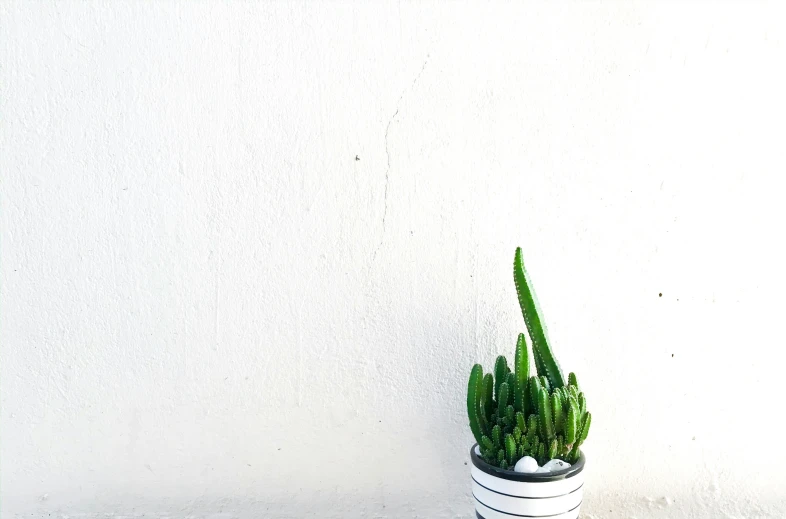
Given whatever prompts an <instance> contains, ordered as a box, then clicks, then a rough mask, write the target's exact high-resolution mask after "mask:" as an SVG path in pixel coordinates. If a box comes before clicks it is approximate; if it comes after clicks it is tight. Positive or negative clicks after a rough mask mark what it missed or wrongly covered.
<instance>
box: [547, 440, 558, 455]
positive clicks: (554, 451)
mask: <svg viewBox="0 0 786 519" xmlns="http://www.w3.org/2000/svg"><path fill="white" fill-rule="evenodd" d="M548 454H549V458H550V459H554V458H557V457H559V442H558V441H557V439H556V438H554V439H553V440H551V444H549V452H548Z"/></svg>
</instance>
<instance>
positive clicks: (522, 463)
mask: <svg viewBox="0 0 786 519" xmlns="http://www.w3.org/2000/svg"><path fill="white" fill-rule="evenodd" d="M513 470H514V471H516V472H524V473H525V474H531V473H533V472H538V462H537V461H535V458H533V457H531V456H524V457H523V458H521V459H520V460H518V461H517V462H516V466H515V467H513Z"/></svg>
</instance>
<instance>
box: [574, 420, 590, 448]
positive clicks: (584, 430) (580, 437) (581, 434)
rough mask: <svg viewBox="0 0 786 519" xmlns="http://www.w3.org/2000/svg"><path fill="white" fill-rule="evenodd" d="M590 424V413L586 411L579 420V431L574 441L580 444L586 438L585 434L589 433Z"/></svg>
mask: <svg viewBox="0 0 786 519" xmlns="http://www.w3.org/2000/svg"><path fill="white" fill-rule="evenodd" d="M591 424H592V413H587V414H586V415H585V416H584V418H583V419H582V421H581V432H579V434H578V438H577V439H576V443H577V444H578V445H581V444H582V443H584V441H585V440H586V439H587V435H588V434H589V428H590V425H591Z"/></svg>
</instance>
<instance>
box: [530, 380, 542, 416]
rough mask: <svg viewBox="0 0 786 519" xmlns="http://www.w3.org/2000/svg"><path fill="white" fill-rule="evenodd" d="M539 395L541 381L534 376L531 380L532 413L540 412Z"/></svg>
mask: <svg viewBox="0 0 786 519" xmlns="http://www.w3.org/2000/svg"><path fill="white" fill-rule="evenodd" d="M538 393H540V379H538V377H535V376H532V377H530V378H529V396H530V400H531V401H532V412H533V413H537V412H538Z"/></svg>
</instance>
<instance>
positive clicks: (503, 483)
mask: <svg viewBox="0 0 786 519" xmlns="http://www.w3.org/2000/svg"><path fill="white" fill-rule="evenodd" d="M476 447H477V445H475V446H473V447H472V450H471V451H470V457H471V458H472V495H473V496H474V497H475V512H476V514H477V516H478V518H479V519H516V518H518V517H544V518H548V519H576V518H577V517H578V516H579V510H580V509H581V499H582V496H583V490H584V464H585V462H586V459H585V458H584V454H582V455H581V457H580V458H579V461H577V462H576V463H575V464H573V465H571V466H570V467H569V468H567V469H563V470H560V471H557V472H549V473H543V474H522V473H521V472H513V471H512V470H502V469H501V468H499V467H492V466H491V465H489V464H488V463H486V462H485V461H483V460H482V459H481V458H480V456H478V454H477V453H476V452H475V449H476Z"/></svg>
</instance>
